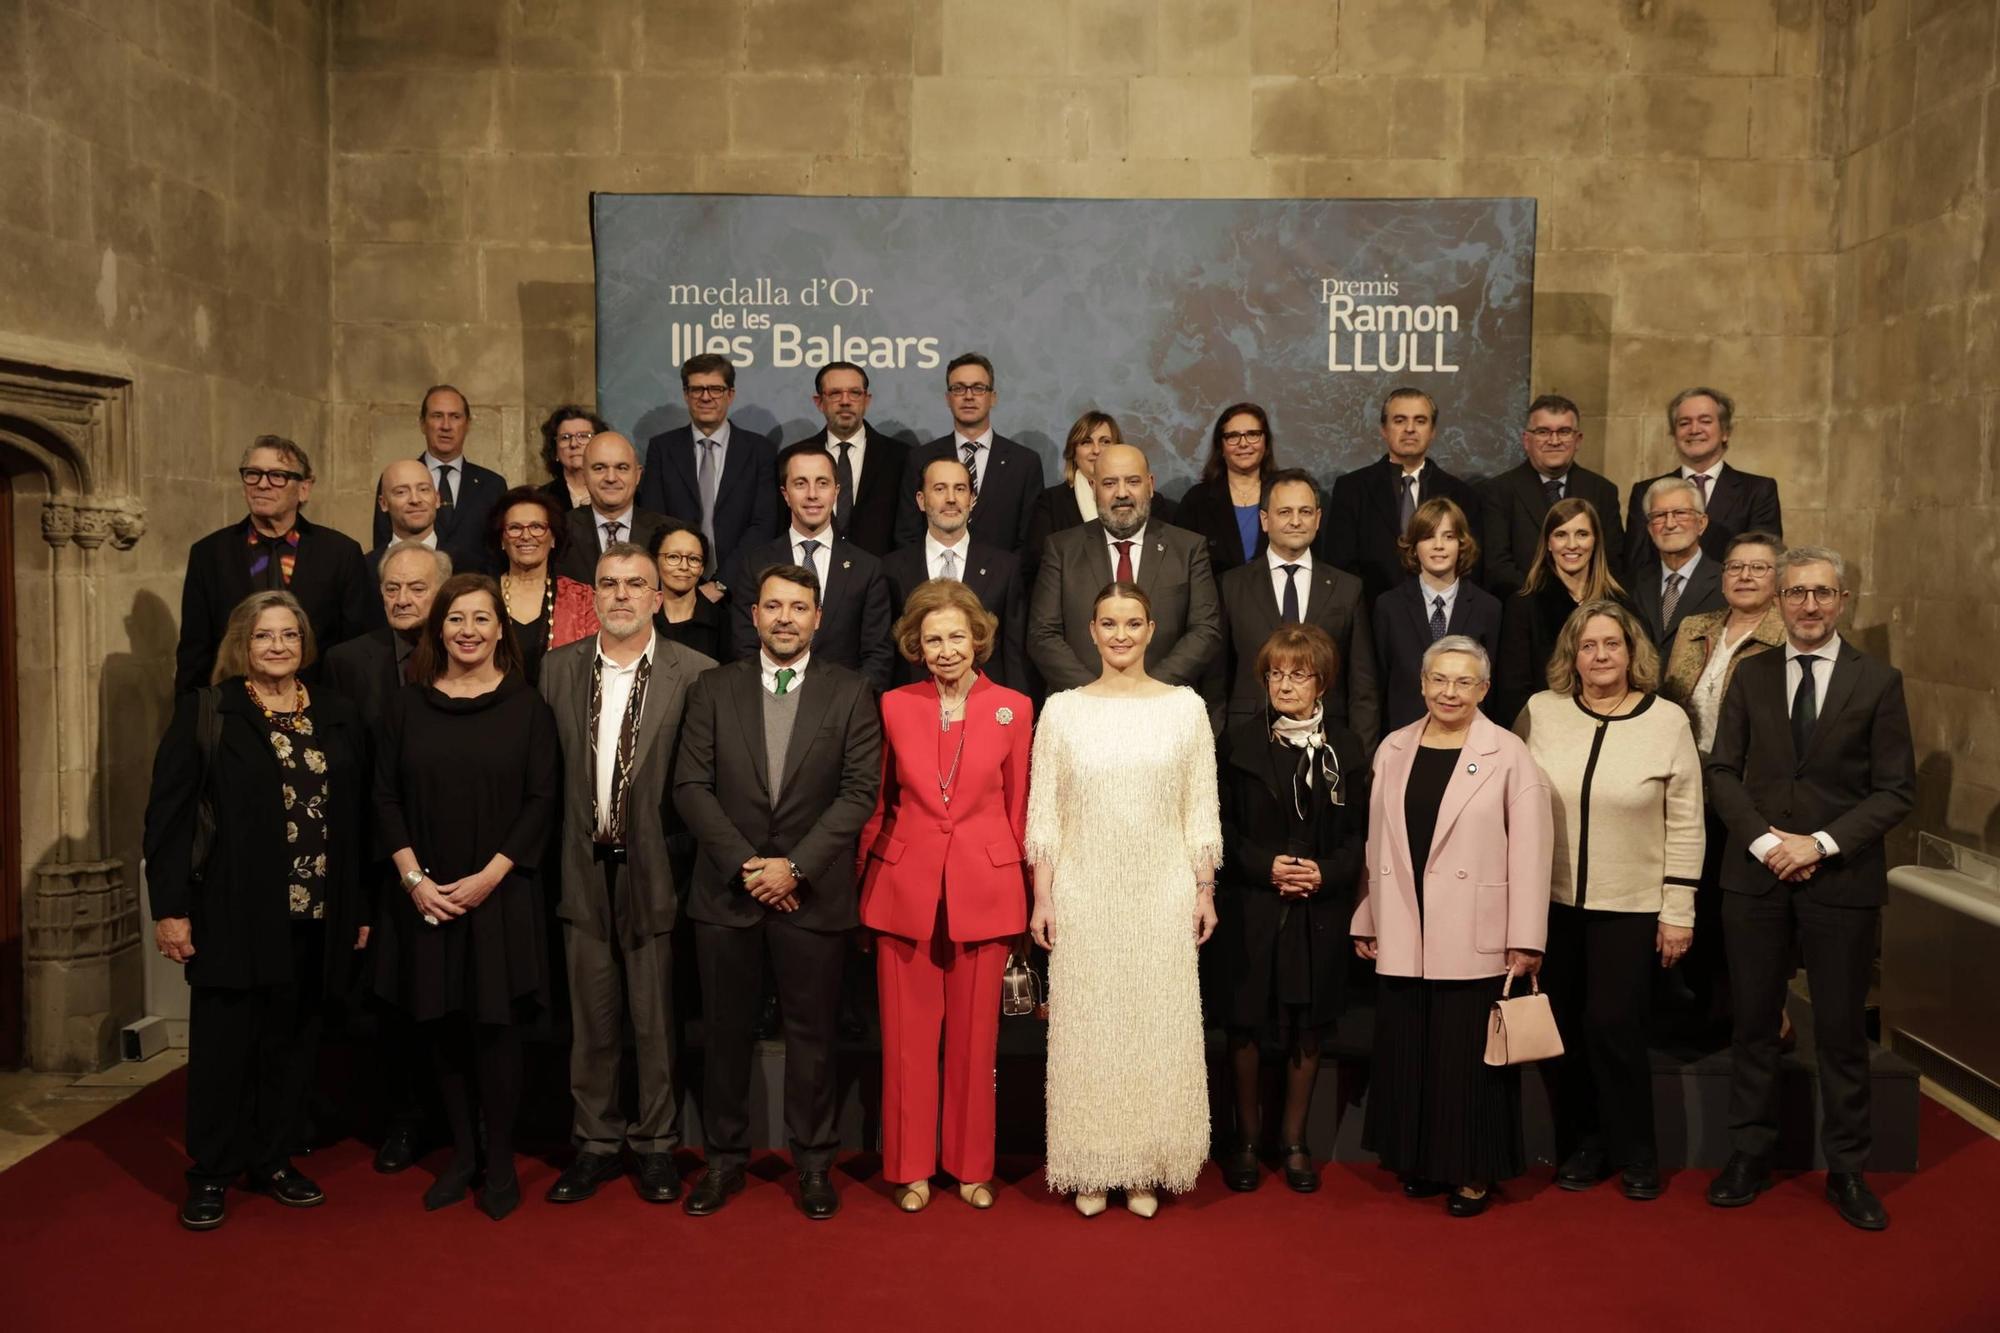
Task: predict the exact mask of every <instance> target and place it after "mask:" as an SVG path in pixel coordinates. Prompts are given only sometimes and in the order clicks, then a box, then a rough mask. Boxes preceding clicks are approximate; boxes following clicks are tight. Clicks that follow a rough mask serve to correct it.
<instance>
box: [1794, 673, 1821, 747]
mask: <svg viewBox="0 0 2000 1333" xmlns="http://www.w3.org/2000/svg"><path fill="white" fill-rule="evenodd" d="M1794 660H1795V661H1797V662H1798V664H1799V689H1798V693H1796V694H1794V695H1793V696H1792V754H1793V756H1794V757H1795V758H1798V759H1801V760H1802V759H1804V758H1805V757H1806V747H1807V746H1808V745H1810V744H1812V734H1813V723H1814V722H1816V721H1818V720H1819V700H1818V698H1817V697H1816V696H1815V694H1814V692H1813V666H1814V665H1815V664H1816V663H1818V661H1819V659H1818V658H1817V657H1807V656H1806V655H1805V654H1804V653H1801V654H1799V656H1798V657H1797V658H1796V659H1794Z"/></svg>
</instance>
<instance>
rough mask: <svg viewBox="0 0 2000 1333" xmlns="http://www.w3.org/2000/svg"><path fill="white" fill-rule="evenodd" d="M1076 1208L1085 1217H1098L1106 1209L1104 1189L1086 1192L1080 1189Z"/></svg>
mask: <svg viewBox="0 0 2000 1333" xmlns="http://www.w3.org/2000/svg"><path fill="white" fill-rule="evenodd" d="M1076 1210H1077V1211H1078V1212H1079V1213H1082V1214H1083V1215H1084V1216H1085V1217H1096V1216H1097V1215H1098V1214H1099V1213H1101V1212H1103V1211H1104V1191H1103V1190H1095V1191H1092V1192H1089V1193H1085V1192H1083V1191H1081V1190H1079V1191H1078V1192H1077V1196H1076Z"/></svg>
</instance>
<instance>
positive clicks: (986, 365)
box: [896, 352, 1042, 553]
mask: <svg viewBox="0 0 2000 1333" xmlns="http://www.w3.org/2000/svg"><path fill="white" fill-rule="evenodd" d="M999 396H1000V389H999V381H998V380H996V379H995V378H994V375H993V363H992V362H991V361H988V360H987V359H986V358H985V357H983V356H981V355H980V354H979V353H977V352H966V353H965V354H963V355H961V356H955V357H953V358H952V360H951V364H950V365H948V366H946V367H945V374H944V401H945V405H946V406H947V407H949V408H950V409H951V416H952V428H951V434H949V435H943V436H939V437H938V438H937V439H935V440H932V441H931V442H930V443H929V444H925V445H920V446H918V447H917V448H915V449H912V450H910V460H909V463H908V464H907V465H906V466H905V468H904V474H903V485H902V487H901V488H900V489H901V491H902V494H903V496H904V497H905V500H904V502H903V503H902V504H900V505H899V506H898V507H897V509H896V545H898V546H912V545H915V544H916V543H917V542H919V541H921V540H923V535H924V516H923V515H922V514H921V513H919V512H918V510H917V508H916V506H915V505H912V504H910V503H908V500H907V497H909V496H912V495H915V494H916V493H917V492H918V491H919V490H921V489H922V487H923V475H924V467H925V465H926V464H928V463H929V462H930V461H931V460H932V459H933V458H957V459H958V460H959V461H961V462H962V463H964V464H965V466H966V470H967V471H968V472H970V473H971V474H972V493H973V494H974V495H977V496H978V497H979V508H978V509H977V510H976V511H975V512H974V513H973V516H972V535H973V536H975V537H978V538H979V539H980V540H981V541H986V542H991V543H992V544H993V545H995V546H998V547H1000V548H1001V549H1003V550H1008V551H1014V552H1017V553H1018V552H1019V551H1020V549H1021V547H1022V546H1023V545H1024V544H1025V543H1026V542H1027V540H1028V523H1029V520H1031V519H1032V518H1033V517H1034V513H1035V500H1036V498H1037V497H1038V496H1040V495H1041V493H1042V459H1041V455H1039V454H1037V453H1036V452H1035V451H1034V450H1033V449H1030V448H1029V447H1028V446H1027V445H1025V444H1018V443H1016V442H1015V441H1013V440H1010V439H1008V438H1007V437H1006V436H1005V435H998V434H995V433H994V430H993V404H994V401H995V400H996V399H998V398H999Z"/></svg>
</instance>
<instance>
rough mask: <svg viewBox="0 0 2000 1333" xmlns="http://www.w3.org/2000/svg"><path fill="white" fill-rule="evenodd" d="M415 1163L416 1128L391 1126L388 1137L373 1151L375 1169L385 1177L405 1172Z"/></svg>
mask: <svg viewBox="0 0 2000 1333" xmlns="http://www.w3.org/2000/svg"><path fill="white" fill-rule="evenodd" d="M416 1162H417V1127H416V1126H415V1125H402V1124H398V1125H391V1126H389V1136H388V1137H387V1138H385V1139H383V1140H382V1146H381V1147H379V1148H377V1149H376V1150H375V1169H376V1170H377V1171H380V1172H381V1173H382V1174H383V1175H385V1176H393V1175H395V1174H396V1173H397V1172H398V1171H407V1170H409V1169H410V1168H411V1167H412V1166H415V1165H416Z"/></svg>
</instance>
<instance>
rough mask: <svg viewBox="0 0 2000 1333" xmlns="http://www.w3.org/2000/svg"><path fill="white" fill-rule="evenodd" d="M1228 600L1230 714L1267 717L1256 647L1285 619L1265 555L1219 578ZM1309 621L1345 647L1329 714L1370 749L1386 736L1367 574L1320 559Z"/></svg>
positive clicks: (1307, 582) (1309, 583) (1307, 585)
mask: <svg viewBox="0 0 2000 1333" xmlns="http://www.w3.org/2000/svg"><path fill="white" fill-rule="evenodd" d="M1215 586H1216V592H1217V594H1218V595H1219V596H1220V597H1221V598H1222V621H1223V626H1224V631H1225V632H1224V635H1223V644H1224V647H1225V650H1226V652H1227V655H1228V656H1227V660H1228V664H1229V666H1228V669H1229V681H1230V687H1229V708H1228V713H1229V716H1230V717H1231V718H1232V719H1233V718H1241V717H1262V716H1264V713H1265V711H1266V710H1267V709H1268V708H1269V707H1270V703H1269V700H1270V692H1269V691H1268V690H1266V689H1265V687H1264V682H1263V681H1262V680H1261V679H1259V678H1258V676H1257V671H1256V667H1257V653H1258V650H1259V649H1261V648H1262V647H1263V646H1264V641H1265V640H1266V639H1268V638H1270V637H1271V632H1272V631H1273V630H1275V629H1277V628H1278V626H1279V625H1281V624H1282V623H1284V622H1283V613H1282V612H1281V611H1280V610H1279V605H1278V596H1277V593H1276V591H1275V590H1274V589H1273V587H1272V584H1271V567H1270V565H1269V563H1268V562H1267V561H1266V559H1265V557H1263V556H1261V555H1260V556H1258V557H1257V559H1256V560H1254V561H1252V562H1251V563H1250V564H1247V565H1239V566H1237V567H1236V568H1235V569H1232V570H1230V571H1229V572H1228V573H1227V574H1224V575H1223V576H1222V577H1221V578H1220V579H1217V580H1216V585H1215ZM1299 595H1300V597H1301V598H1302V599H1303V600H1304V611H1305V622H1306V623H1307V624H1308V625H1317V626H1319V627H1320V628H1321V629H1323V630H1325V631H1326V632H1327V634H1328V635H1329V636H1331V637H1332V639H1333V644H1334V647H1336V648H1338V649H1339V650H1340V675H1341V679H1340V682H1339V687H1338V688H1329V690H1328V692H1327V697H1326V712H1327V716H1328V717H1330V718H1332V719H1333V720H1334V721H1335V722H1337V723H1338V724H1339V725H1340V726H1342V727H1345V728H1346V729H1348V730H1350V731H1352V732H1353V733H1354V734H1355V735H1356V736H1357V737H1359V738H1360V740H1361V744H1362V745H1363V746H1364V747H1366V748H1367V750H1368V751H1369V752H1370V753H1373V752H1374V749H1375V742H1376V741H1378V740H1379V739H1381V735H1382V697H1381V690H1380V689H1379V687H1378V685H1377V683H1376V679H1375V634H1374V631H1373V629H1372V628H1371V627H1370V625H1369V622H1368V613H1367V611H1366V610H1365V609H1364V608H1363V606H1362V605H1361V580H1360V579H1358V578H1356V577H1354V575H1352V574H1349V573H1348V572H1347V571H1346V570H1343V569H1335V568H1334V567H1333V566H1332V565H1329V564H1325V563H1323V562H1315V563H1314V565H1313V569H1312V574H1311V575H1310V576H1309V578H1301V579H1300V582H1299Z"/></svg>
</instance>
